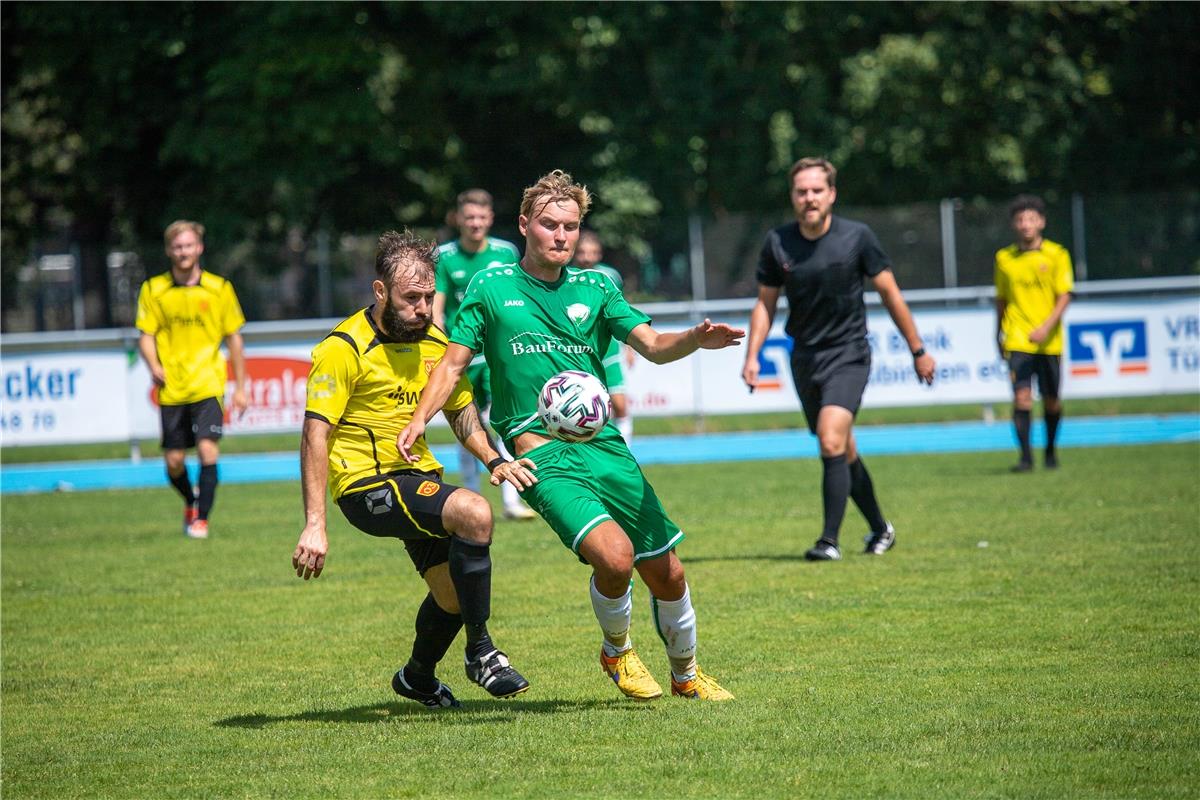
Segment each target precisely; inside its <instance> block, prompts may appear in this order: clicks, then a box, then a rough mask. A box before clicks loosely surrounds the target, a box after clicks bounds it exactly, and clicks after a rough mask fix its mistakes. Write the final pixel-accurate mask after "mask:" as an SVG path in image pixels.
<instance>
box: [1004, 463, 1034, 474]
mask: <svg viewBox="0 0 1200 800" xmlns="http://www.w3.org/2000/svg"><path fill="white" fill-rule="evenodd" d="M1008 471H1009V472H1033V462H1032V461H1018V462H1017V463H1016V464H1014V465H1013V466H1011V467H1009V468H1008Z"/></svg>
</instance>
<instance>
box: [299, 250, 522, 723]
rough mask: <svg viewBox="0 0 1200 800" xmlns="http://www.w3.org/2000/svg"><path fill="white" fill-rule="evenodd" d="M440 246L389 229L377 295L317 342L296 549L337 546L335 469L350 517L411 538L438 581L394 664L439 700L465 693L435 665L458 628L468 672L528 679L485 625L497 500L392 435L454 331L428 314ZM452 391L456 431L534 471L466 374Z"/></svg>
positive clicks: (411, 683)
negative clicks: (496, 437) (499, 440)
mask: <svg viewBox="0 0 1200 800" xmlns="http://www.w3.org/2000/svg"><path fill="white" fill-rule="evenodd" d="M435 258H436V254H435V250H434V247H433V244H432V243H430V242H426V241H424V240H422V239H420V238H418V237H416V236H414V235H412V234H410V233H409V232H407V231H406V232H404V233H403V234H400V233H395V232H391V233H386V234H384V235H383V236H382V237H380V239H379V250H378V253H377V255H376V258H375V271H376V274H377V275H378V278H377V279H376V280H375V281H374V282H373V283H372V287H371V288H372V290H373V291H374V294H375V304H374V305H372V306H370V307H368V308H365V309H362V310H360V311H358V312H356V313H354V314H352V315H351V316H350V317H348V318H346V319H345V320H344V321H342V322H341V323H340V324H339V325H338V326H337V327H336V328H334V329H333V331H332V332H331V333H330V334H329V335H328V336H326V337H325V338H324V339H323V340H322V341H321V342H320V343H319V344H318V345H317V346H316V348H314V349H313V365H312V369H311V370H310V371H309V376H308V386H307V401H306V403H305V408H304V431H303V434H302V436H301V440H300V471H301V483H302V488H303V492H304V517H305V525H304V530H303V531H302V532H301V534H300V540H299V542H298V543H297V545H296V549H295V551H294V552H293V553H292V568H293V569H295V570H296V574H297V575H298V576H300V577H302V578H304V579H305V580H308V578H310V577H314V578H315V577H318V576H320V574H321V571H322V570H323V569H324V567H325V557H326V555H327V553H328V551H329V539H328V535H327V533H326V515H325V488H326V483H328V485H329V489H330V492H331V493H332V495H333V497H334V499H335V500H336V501H337V505H338V507H339V508H340V509H341V511H342V513H343V514H344V515H345V517H346V519H347V520H349V521H350V523H351V524H352V525H354V526H355V527H356V528H358V529H359V530H361V531H363V532H364V533H367V534H370V535H371V536H378V537H388V538H396V539H400V540H401V541H403V542H404V547H405V550H407V551H408V555H409V558H411V559H412V562H413V565H414V566H415V567H416V568H417V572H418V573H419V574H420V575H421V577H422V578H424V579H425V582H426V584H428V586H429V594H428V595H426V597H425V600H424V602H423V603H422V604H421V607H420V609H419V610H418V611H417V620H416V629H417V636H416V639H415V640H414V642H413V649H412V658H410V659H409V661H408V663H407V664H406V665H405V666H404V667H402V668H401V669H400V670H399V671H398V672H396V674H395V675H394V676H393V678H392V689H393V690H394V691H395V692H396V693H397V694H399V695H401V696H403V697H407V698H410V699H412V700H416V701H418V702H420V703H423V704H425V705H427V706H430V707H434V708H436V707H441V706H456V705H458V702H457V701H456V700H455V699H454V695H453V694H451V692H450V689H449V688H448V687H446V685H445V684H443V683H442V682H441V681H439V680H438V679H437V678H436V677H435V676H434V669H435V667H436V666H437V664H438V663H439V662H440V661H441V659H442V657H443V656H444V655H445V654H446V650H447V649H448V648H449V647H450V644H451V643H452V642H453V641H454V639H455V637H456V636H457V635H458V631H459V629H461V628H465V629H466V638H467V646H466V653H465V656H464V659H465V666H466V673H467V677H469V678H470V679H471V680H472V681H474V682H475V683H477V684H479V685H480V686H482V687H483V688H485V689H486V690H487V691H488V692H489V693H490V694H492V695H493V696H495V697H510V696H512V695H514V694H519V693H521V692H523V691H525V690H526V689H528V688H529V682H528V681H526V680H525V679H524V678H523V677H522V676H521V675H520V674H519V673H518V672H517V671H516V670H514V669H513V668H512V667H511V666H510V665H509V663H508V658H507V656H505V655H504V653H502V652H500V651H499V650H498V649H496V647H495V646H494V645H493V644H492V640H491V637H490V635H489V634H488V630H487V620H488V617H489V615H490V610H491V576H492V562H491V557H490V555H489V546H490V544H491V541H492V509H491V507H490V506H489V505H488V503H487V501H486V500H484V499H483V498H482V497H480V496H479V495H478V494H477V493H475V492H472V491H470V490H468V489H460V488H458V487H456V486H453V485H451V484H448V483H444V482H443V481H442V467H441V464H439V463H438V462H437V460H436V459H434V457H433V454H432V453H431V452H430V451H429V447H428V446H427V445H426V444H425V442H424V440H423V439H421V440H418V441H416V442H415V443H414V445H413V448H412V450H413V451H414V452H415V453H416V454H417V457H416V459H415V460H413V461H411V462H410V461H409V460H408V459H405V458H402V457H401V456H400V453H399V452H397V450H396V448H395V446H394V444H393V443H394V442H395V440H396V435H397V433H398V432H399V431H400V429H401V427H403V425H404V424H405V423H406V422H407V421H408V419H409V418H410V417H411V415H412V411H413V408H414V407H415V406H416V403H417V398H418V396H419V394H420V392H421V389H422V388H423V387H424V385H425V382H426V380H428V376H429V373H430V371H431V370H432V369H433V366H434V364H436V363H437V361H438V359H440V358H441V357H442V355H443V353H445V351H446V338H445V335H444V334H443V333H442V332H441V331H440V330H438V329H437V328H435V327H433V326H432V324H431V323H432V304H433V292H434V290H433V285H434V277H433V273H434V261H435ZM452 395H453V396H452V397H448V399H447V402H446V403H445V404H444V407H443V408H442V409H441V410H442V411H444V412H445V415H446V420H447V421H448V422H449V423H450V427H451V429H453V431H454V435H455V436H456V437H458V439H459V441H460V442H462V443H463V444H464V445H466V446H467V448H468V449H470V450H471V452H472V453H474V455H475V456H476V457H477V458H480V459H483V460H484V461H487V462H491V465H492V470H493V474H492V482H493V483H499V482H500V481H501V480H511V481H515V482H516V483H518V484H519V485H521V486H526V485H529V484H532V483H535V482H536V480H537V479H536V478H535V477H533V475H532V474H531V473H530V472H529V471H528V469H527V468H528V467H530V466H532V465H531V463H530V462H528V461H517V462H509V461H507V460H506V459H504V458H503V457H501V456H500V455H499V453H497V452H496V451H495V450H494V449H493V447H492V445H491V442H490V441H489V440H488V436H487V433H486V429H485V428H484V426H483V423H482V421H481V420H480V418H479V412H478V411H477V409H476V408H475V405H474V403H472V401H471V388H470V384H468V383H467V381H466V380H465V379H464V380H461V381H460V382H459V384H458V385H457V386H455V387H454V390H453V392H452Z"/></svg>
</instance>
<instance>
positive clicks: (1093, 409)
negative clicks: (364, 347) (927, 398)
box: [0, 394, 1200, 464]
mask: <svg viewBox="0 0 1200 800" xmlns="http://www.w3.org/2000/svg"><path fill="white" fill-rule="evenodd" d="M991 408H992V411H993V413H994V414H995V416H996V419H1002V420H1003V419H1009V418H1010V417H1011V416H1012V414H1011V411H1012V409H1011V406H1010V405H1008V404H998V405H995V406H993V407H991ZM983 409H984V407H983V406H981V405H980V404H978V403H966V404H962V405H949V406H916V407H909V408H864V409H863V410H862V411H861V412H860V413H859V415H858V422H857V424H859V425H896V424H901V423H919V422H959V421H967V420H977V419H980V418H981V417H982V416H983ZM1066 411H1067V414H1068V415H1071V416H1080V417H1083V416H1112V415H1117V414H1172V413H1181V412H1192V413H1195V414H1200V394H1168V395H1155V396H1153V397H1111V398H1099V399H1087V400H1069V401H1067V408H1066ZM634 427H635V428H636V432H637V434H638V435H639V436H662V435H670V434H693V433H725V432H730V431H764V430H786V429H788V428H803V427H804V417H803V416H802V415H801V413H800V411H799V410H796V411H778V412H768V413H762V414H721V415H717V416H706V417H694V416H682V417H638V418H637V419H636V420H635V425H634ZM428 436H429V441H430V443H432V444H448V443H452V442H453V441H454V437H453V435H452V434H451V433H450V429H449V428H446V427H436V428H431V429H430V430H429V434H428ZM299 437H300V435H299V433H271V434H249V435H245V436H228V437H226V438H225V439H223V440H221V451H222V452H223V453H263V452H275V451H281V450H294V449H296V447H298V446H299ZM138 446H139V447H140V448H141V452H142V455H143V456H144V457H146V458H158V457H159V455H160V454H161V450H160V449H159V446H158V440H157V439H142V440H140V441H139V442H138ZM128 457H129V443H128V442H105V443H99V444H83V445H32V446H25V447H6V448H4V449H3V451H2V452H0V460H2V461H3V462H5V463H9V464H28V463H35V462H42V461H74V460H80V459H103V458H128Z"/></svg>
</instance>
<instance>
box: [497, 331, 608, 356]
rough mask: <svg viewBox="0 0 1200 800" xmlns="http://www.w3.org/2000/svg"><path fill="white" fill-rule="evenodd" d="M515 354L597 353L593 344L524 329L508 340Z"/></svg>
mask: <svg viewBox="0 0 1200 800" xmlns="http://www.w3.org/2000/svg"><path fill="white" fill-rule="evenodd" d="M508 345H509V348H510V349H511V351H512V354H513V355H514V356H525V355H531V354H535V353H538V354H544V353H570V354H572V355H579V354H587V353H595V352H596V351H595V350H593V349H592V346H591V345H587V344H575V343H572V342H564V341H563V340H562V339H560V338H558V337H557V336H551V335H549V334H546V333H539V332H537V331H523V332H522V333H518V334H517V335H516V336H514V337H512V338H511V339H509V340H508Z"/></svg>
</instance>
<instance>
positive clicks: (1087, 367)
mask: <svg viewBox="0 0 1200 800" xmlns="http://www.w3.org/2000/svg"><path fill="white" fill-rule="evenodd" d="M1067 342H1068V355H1069V357H1070V360H1071V376H1072V377H1074V378H1112V377H1116V376H1119V375H1145V374H1147V373H1149V372H1150V359H1149V352H1150V351H1149V348H1148V347H1147V343H1146V321H1145V320H1144V319H1134V320H1114V321H1112V322H1083V323H1075V324H1070V323H1068V325H1067Z"/></svg>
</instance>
